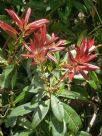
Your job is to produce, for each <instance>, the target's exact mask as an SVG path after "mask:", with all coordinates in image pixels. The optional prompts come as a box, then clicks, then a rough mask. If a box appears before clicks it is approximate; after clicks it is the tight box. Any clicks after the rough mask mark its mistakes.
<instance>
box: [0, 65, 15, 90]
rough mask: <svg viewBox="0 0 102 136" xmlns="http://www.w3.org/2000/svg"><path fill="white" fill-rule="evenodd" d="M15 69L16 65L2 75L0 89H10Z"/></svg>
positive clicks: (9, 67)
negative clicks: (12, 73)
mask: <svg viewBox="0 0 102 136" xmlns="http://www.w3.org/2000/svg"><path fill="white" fill-rule="evenodd" d="M13 69H14V65H8V66H7V67H6V68H5V69H4V70H3V72H2V74H1V75H0V87H1V88H2V89H3V88H8V86H9V84H10V81H11V80H10V78H11V77H10V74H11V72H12V71H13Z"/></svg>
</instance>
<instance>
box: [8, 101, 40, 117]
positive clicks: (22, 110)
mask: <svg viewBox="0 0 102 136" xmlns="http://www.w3.org/2000/svg"><path fill="white" fill-rule="evenodd" d="M37 105H38V103H35V104H31V103H30V102H28V103H26V104H23V105H20V106H18V107H16V108H14V109H13V110H12V111H11V113H10V115H9V117H17V116H23V115H25V114H27V113H30V112H32V111H33V110H34V108H36V107H37Z"/></svg>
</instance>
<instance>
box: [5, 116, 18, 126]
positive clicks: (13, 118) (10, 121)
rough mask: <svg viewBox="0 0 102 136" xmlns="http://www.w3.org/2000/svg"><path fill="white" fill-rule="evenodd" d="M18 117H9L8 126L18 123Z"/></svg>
mask: <svg viewBox="0 0 102 136" xmlns="http://www.w3.org/2000/svg"><path fill="white" fill-rule="evenodd" d="M16 120H17V117H10V118H9V117H8V118H7V119H6V127H13V126H15V124H16Z"/></svg>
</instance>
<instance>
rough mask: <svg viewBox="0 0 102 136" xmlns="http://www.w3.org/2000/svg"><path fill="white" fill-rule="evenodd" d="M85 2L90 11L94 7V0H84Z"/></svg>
mask: <svg viewBox="0 0 102 136" xmlns="http://www.w3.org/2000/svg"><path fill="white" fill-rule="evenodd" d="M84 3H85V5H86V7H87V9H88V10H89V11H90V10H91V9H92V7H93V2H92V0H84Z"/></svg>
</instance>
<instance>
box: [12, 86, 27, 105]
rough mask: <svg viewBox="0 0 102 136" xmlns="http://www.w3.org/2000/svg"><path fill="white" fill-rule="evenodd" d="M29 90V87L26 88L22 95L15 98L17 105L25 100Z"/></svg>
mask: <svg viewBox="0 0 102 136" xmlns="http://www.w3.org/2000/svg"><path fill="white" fill-rule="evenodd" d="M28 89H29V86H26V87H25V88H23V90H22V91H21V93H20V94H19V95H18V96H17V97H16V98H15V101H14V103H15V104H17V103H18V102H20V101H21V100H23V99H24V98H25V96H26V94H27V91H28Z"/></svg>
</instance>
